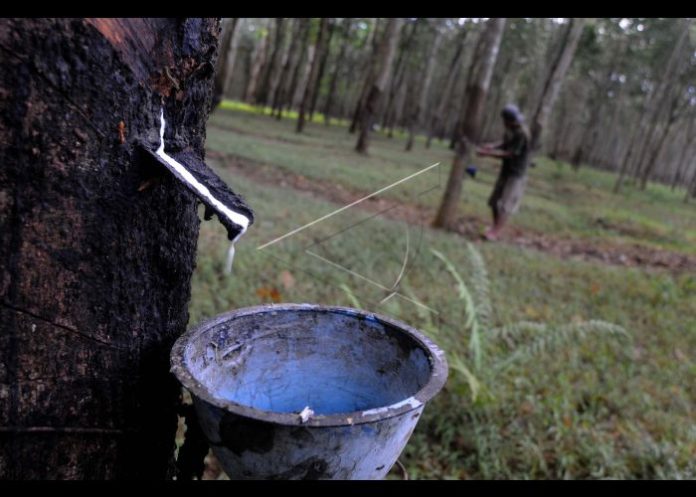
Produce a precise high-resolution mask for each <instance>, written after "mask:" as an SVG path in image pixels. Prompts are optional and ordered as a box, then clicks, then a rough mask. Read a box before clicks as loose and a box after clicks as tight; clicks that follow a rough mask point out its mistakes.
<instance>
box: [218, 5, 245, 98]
mask: <svg viewBox="0 0 696 497" xmlns="http://www.w3.org/2000/svg"><path fill="white" fill-rule="evenodd" d="M238 24H239V18H238V17H234V18H232V19H229V20H228V21H227V22H225V25H224V26H223V29H222V42H221V43H220V56H219V57H218V60H217V64H216V66H215V93H214V95H213V105H214V106H215V107H217V106H218V105H220V102H221V101H222V98H223V97H224V96H225V94H226V90H227V88H228V83H227V81H228V79H231V72H232V70H233V68H234V60H235V57H236V51H237V46H236V45H237V39H238V38H239V36H238V35H239V29H237V25H238Z"/></svg>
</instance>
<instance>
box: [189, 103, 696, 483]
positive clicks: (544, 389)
mask: <svg viewBox="0 0 696 497" xmlns="http://www.w3.org/2000/svg"><path fill="white" fill-rule="evenodd" d="M228 106H231V107H238V108H239V107H241V106H238V105H236V104H228ZM294 124H295V122H294V120H291V119H284V120H281V121H276V120H274V119H271V118H270V117H268V116H264V115H260V114H258V113H254V112H246V111H244V112H242V111H240V110H238V109H237V110H232V111H230V110H224V109H223V110H218V111H217V112H216V113H215V114H214V115H213V116H212V118H211V120H210V123H209V126H208V137H207V149H208V162H209V164H210V165H211V166H213V167H214V168H216V170H217V171H218V172H219V174H220V175H221V177H222V178H223V179H224V180H225V181H226V182H227V183H228V184H229V185H231V186H232V187H233V189H234V190H235V191H237V192H240V193H241V194H242V195H243V196H244V197H245V198H246V199H247V200H248V201H249V203H250V205H251V206H252V207H253V208H254V209H255V212H256V223H255V224H254V225H253V227H252V228H250V230H249V232H248V233H247V234H246V235H245V236H244V237H243V239H242V240H241V241H240V242H239V243H238V244H237V256H236V259H235V265H234V269H233V275H232V276H231V277H230V276H226V275H225V274H224V272H223V267H224V263H225V254H226V250H227V246H228V245H227V240H226V236H225V230H224V229H222V228H221V227H220V226H219V224H218V223H215V222H207V223H203V224H202V226H201V234H200V238H199V245H198V260H197V268H196V271H195V273H194V278H193V286H192V299H191V305H190V308H189V310H190V314H191V319H190V325H194V324H196V323H198V322H200V320H202V319H205V318H207V317H210V316H213V315H215V314H218V313H220V312H224V311H227V310H229V309H232V308H237V307H243V306H248V305H256V304H259V303H263V302H315V303H321V304H331V305H347V306H356V305H360V306H361V307H365V308H368V309H371V310H374V311H376V312H380V313H384V314H388V315H392V316H395V317H396V318H398V319H401V320H403V321H405V322H408V323H409V324H411V325H413V326H415V327H417V328H420V329H422V330H424V331H425V332H426V333H427V334H428V335H430V336H431V337H432V338H433V339H434V340H435V341H436V342H437V343H438V344H439V345H440V346H442V347H443V348H444V349H445V350H446V352H447V355H448V360H449V361H450V365H451V366H456V367H452V368H451V371H450V378H449V380H448V384H447V386H446V388H445V389H444V390H443V392H442V393H441V394H440V395H438V396H437V397H436V398H435V399H434V400H433V401H432V403H431V404H429V405H428V406H427V407H426V409H425V413H424V416H423V418H422V420H421V422H420V424H419V425H418V427H417V428H416V431H415V433H414V435H413V437H412V439H411V441H410V442H409V444H408V446H407V448H406V450H405V452H404V454H403V455H402V461H403V463H404V464H405V465H406V468H407V469H408V472H409V475H410V477H411V478H439V479H442V478H694V477H696V468H695V467H694V461H695V460H696V431H695V430H694V426H695V423H694V406H696V389H695V387H694V386H695V385H696V367H695V366H694V361H693V357H695V356H696V331H695V330H696V311H695V310H694V307H693V302H694V301H695V299H696V269H695V267H694V257H695V256H696V248H695V247H696V209H694V207H693V205H685V204H683V203H682V202H681V194H680V193H681V192H676V193H675V194H672V193H671V192H670V191H669V189H667V188H664V187H662V186H660V185H650V186H649V188H648V190H647V191H646V192H639V191H635V190H633V189H630V188H629V189H627V191H626V192H625V194H622V195H620V196H615V195H612V194H611V193H610V191H611V184H612V177H611V175H609V174H606V173H603V172H598V171H594V170H590V169H584V170H581V171H580V172H579V173H577V174H576V173H574V172H572V171H571V170H570V169H569V167H568V166H567V165H562V164H556V163H554V162H552V161H548V160H545V159H543V158H542V159H540V160H539V161H538V163H539V167H537V168H535V169H533V170H532V171H531V176H530V183H529V188H528V192H527V195H526V196H525V199H524V200H523V204H522V208H521V210H520V213H519V215H518V216H516V217H515V218H514V219H513V220H512V224H511V226H510V228H511V229H510V230H509V232H508V233H507V235H506V237H505V239H504V240H503V242H502V243H476V244H475V247H476V248H477V249H478V251H479V252H480V254H481V256H482V258H483V262H484V263H485V266H486V269H487V279H488V281H489V285H490V297H491V300H492V315H491V321H492V322H491V327H497V326H502V325H507V324H510V323H515V322H519V321H533V322H537V323H546V324H548V325H549V326H550V327H551V328H553V329H555V328H554V327H562V326H563V325H564V324H567V323H579V322H583V321H587V320H592V319H595V320H597V319H600V320H605V321H609V322H611V323H616V324H618V325H620V326H623V327H624V328H625V329H626V330H627V331H628V333H629V334H630V336H631V339H630V340H628V341H618V340H613V339H611V338H610V337H605V336H603V335H602V336H588V337H582V336H580V337H577V339H573V340H563V341H561V342H560V343H559V344H558V345H557V346H554V347H550V348H541V349H540V350H538V351H534V352H533V353H530V357H529V358H528V360H526V359H525V360H524V361H522V362H520V363H519V364H517V366H515V367H514V368H511V369H507V370H499V368H498V366H499V365H500V364H501V363H504V362H505V360H506V358H507V357H508V355H507V354H508V352H506V349H505V347H503V346H501V344H500V343H498V342H496V340H495V337H494V336H493V335H492V334H490V336H489V335H488V334H486V331H488V330H484V331H483V333H482V337H481V339H482V343H483V350H484V354H483V359H482V360H483V366H482V367H481V369H480V370H476V371H475V374H476V379H477V381H478V383H471V381H470V379H467V377H466V375H465V374H462V369H461V368H460V367H458V365H460V364H463V363H466V364H469V366H471V364H470V359H471V357H470V348H469V338H470V337H469V334H468V331H467V330H466V329H465V327H464V325H463V324H462V323H464V322H465V321H466V319H465V315H464V306H463V303H462V301H461V300H460V299H459V297H458V295H457V286H456V281H454V280H453V278H452V275H451V274H450V273H449V272H448V270H447V268H446V267H445V266H443V264H442V261H440V260H439V259H438V258H437V257H436V256H435V255H434V253H433V252H432V250H433V249H434V250H437V251H438V252H439V253H441V254H444V255H445V256H446V257H447V258H448V259H449V260H450V261H451V262H452V264H453V266H454V267H455V268H457V269H458V271H459V272H460V273H461V276H462V278H464V279H465V280H466V282H467V284H471V285H472V287H473V285H474V284H475V281H472V280H471V278H472V277H473V275H475V274H476V267H475V264H473V263H472V259H471V258H470V257H469V255H467V254H468V252H467V249H466V241H467V240H472V241H476V240H477V239H478V236H479V233H480V232H481V231H482V230H483V228H484V226H485V224H486V222H487V219H488V215H489V213H488V209H487V207H486V199H487V196H488V194H489V193H490V189H491V188H492V184H493V181H494V180H495V173H496V167H495V165H494V163H492V162H483V161H478V162H477V163H476V165H477V166H478V169H479V174H478V175H477V177H476V178H475V179H474V180H470V179H467V180H466V182H465V184H464V189H463V198H462V201H461V206H460V213H461V219H460V229H459V230H458V231H459V233H447V232H444V231H439V230H433V229H431V228H429V227H428V223H429V220H430V219H431V216H432V213H433V212H434V209H435V208H436V207H437V203H438V201H439V200H440V197H441V194H442V190H441V188H442V186H443V181H444V178H446V174H447V171H448V169H449V165H450V162H451V152H450V151H449V150H447V147H446V144H441V143H435V144H434V146H433V148H432V149H431V150H425V149H424V146H423V140H422V139H419V140H417V142H416V146H415V150H414V151H413V152H412V153H406V152H404V151H403V146H404V142H405V140H404V138H403V137H401V136H396V137H395V138H393V139H389V138H387V137H386V136H383V135H380V134H376V135H375V137H374V140H373V144H372V150H371V154H370V156H369V157H361V156H359V155H358V154H356V153H355V152H354V151H353V149H352V147H353V145H354V141H355V136H354V135H349V134H348V133H347V130H346V128H345V127H344V126H329V127H325V126H323V125H322V124H317V123H310V124H309V125H308V127H307V129H306V132H305V133H303V134H301V135H298V134H296V133H295V132H294ZM231 130H235V132H232V131H231ZM438 161H440V162H441V163H442V166H444V167H437V168H434V169H433V170H432V171H433V173H432V174H431V173H430V172H428V173H425V174H422V175H420V176H417V177H415V178H414V179H413V180H412V181H408V182H405V183H403V184H401V185H399V186H397V187H395V188H393V189H390V190H388V191H386V192H384V194H382V195H380V196H379V197H378V198H377V199H375V200H366V201H365V202H362V203H361V204H360V205H358V206H356V208H351V209H348V210H346V211H343V212H341V213H340V214H337V215H335V216H333V217H331V218H329V219H327V220H325V221H322V222H320V223H316V224H315V225H312V226H311V227H309V228H307V229H306V230H303V231H302V232H300V233H298V234H297V235H294V236H291V237H288V238H286V239H283V240H280V241H278V242H276V243H274V244H272V245H270V246H268V247H267V248H265V249H263V250H257V248H258V247H259V246H261V245H262V244H264V243H267V242H269V241H271V240H273V239H275V238H276V237H279V236H281V235H283V234H284V233H287V232H289V231H290V230H293V229H295V228H297V227H299V226H302V225H304V224H306V223H310V222H311V221H313V220H316V219H317V218H319V217H321V216H323V215H325V214H327V213H330V212H332V211H334V210H336V209H338V208H340V207H342V206H344V205H346V204H347V203H348V202H352V201H354V200H355V199H356V198H358V197H360V196H361V195H365V194H367V193H370V192H372V191H375V190H377V189H379V188H381V187H383V186H385V185H389V184H391V183H393V182H395V181H398V180H399V179H401V178H404V177H406V176H408V175H410V174H413V173H415V172H417V171H419V170H421V169H423V168H424V167H426V166H429V165H430V164H433V163H435V162H438ZM440 170H441V172H440ZM462 235H464V236H462ZM564 247H565V248H564ZM308 249H309V250H311V251H313V252H315V253H317V254H319V255H321V256H322V257H324V258H325V259H326V260H331V261H334V262H335V264H336V265H340V266H342V267H344V268H349V269H350V270H351V271H353V272H354V273H353V274H349V273H348V272H346V271H343V270H340V269H337V266H336V265H334V266H332V265H330V264H323V263H322V262H318V261H317V259H316V258H313V257H311V256H310V255H308V254H307V250H308ZM405 258H406V259H407V260H408V269H407V271H406V273H405V276H404V277H403V278H402V279H401V281H400V285H399V291H400V293H401V295H400V296H398V297H396V298H391V299H389V300H387V301H385V302H383V298H384V297H385V295H386V294H385V292H384V290H383V289H382V288H380V286H381V287H387V288H389V287H391V286H392V284H393V283H394V281H395V280H396V279H397V278H398V275H399V272H400V270H401V268H402V264H403V261H404V259H405ZM355 273H357V274H360V275H361V277H356V276H355ZM374 283H376V284H377V285H375V284H374ZM407 297H408V298H409V299H411V300H410V301H409V300H407ZM412 301H417V302H419V303H421V304H423V306H427V308H428V309H431V310H432V311H433V312H431V311H429V310H426V309H425V307H423V306H419V305H413V304H412ZM559 329H560V328H559ZM473 390H477V392H478V394H477V395H476V398H475V399H474V395H472V394H473V393H474V392H473ZM393 474H394V477H396V478H398V477H399V475H398V470H396V469H395V470H394V471H393ZM213 476H214V475H213Z"/></svg>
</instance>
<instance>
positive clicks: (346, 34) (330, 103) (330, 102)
mask: <svg viewBox="0 0 696 497" xmlns="http://www.w3.org/2000/svg"><path fill="white" fill-rule="evenodd" d="M352 26H353V19H351V18H346V19H344V20H343V24H342V26H341V32H342V39H343V41H342V43H341V50H340V52H339V53H338V57H337V58H336V62H335V66H334V71H333V74H332V75H331V82H330V83H329V93H328V95H327V96H326V102H325V103H324V124H326V125H327V126H328V125H329V124H330V122H331V114H332V112H333V109H334V98H335V95H336V87H337V85H338V76H339V74H340V73H341V71H342V70H343V61H344V60H345V58H346V52H347V51H348V47H349V46H350V43H351V39H350V36H351V27H352Z"/></svg>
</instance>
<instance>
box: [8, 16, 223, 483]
mask: <svg viewBox="0 0 696 497" xmlns="http://www.w3.org/2000/svg"><path fill="white" fill-rule="evenodd" d="M219 32H220V22H219V20H211V19H46V18H44V19H5V20H3V21H1V22H0V137H2V139H0V164H2V166H1V167H0V260H1V261H2V262H1V263H0V353H1V354H2V367H0V479H111V478H127V479H134V478H135V479H164V478H167V477H171V476H172V475H173V474H174V467H173V461H174V448H175V446H174V436H175V432H176V429H177V409H178V407H177V406H178V404H179V396H180V386H179V384H178V382H177V381H176V380H175V378H174V377H173V375H171V374H170V373H169V352H170V350H171V346H172V345H173V343H174V340H175V339H176V338H177V337H178V336H179V335H180V334H181V333H182V332H183V331H184V330H185V327H186V323H187V321H188V311H187V307H188V301H189V298H190V285H191V275H192V272H193V268H194V265H195V258H196V241H197V238H198V229H199V224H200V221H199V218H198V214H197V206H198V200H197V197H196V196H195V195H194V194H193V193H191V191H190V190H188V189H187V187H186V186H185V185H184V184H183V183H182V182H180V181H179V180H177V179H176V178H177V177H176V176H175V175H174V174H172V173H170V172H169V170H168V169H167V168H166V167H164V166H162V165H161V163H159V162H157V161H156V160H155V159H153V157H156V154H155V152H154V150H157V149H158V147H160V146H162V153H163V154H170V157H174V159H173V160H179V161H182V162H183V161H184V159H183V158H182V157H184V156H185V157H187V160H186V163H187V164H189V169H190V172H191V174H194V175H195V176H196V177H198V178H199V181H204V182H207V184H208V186H209V187H210V191H211V192H216V193H215V194H216V195H217V192H219V191H221V190H219V189H218V188H217V186H219V184H215V182H214V181H213V178H212V176H210V175H211V174H213V173H212V171H210V170H209V169H207V168H206V167H205V165H204V164H203V162H202V158H203V155H204V149H203V145H204V139H205V123H206V120H207V118H208V113H209V111H210V108H211V103H212V97H213V77H214V69H215V66H214V63H215V61H216V56H217V45H218V36H219ZM162 115H164V116H165V119H166V129H165V128H164V127H163V126H164V125H163V121H162V119H161V116H162ZM161 130H164V137H165V138H164V143H162V140H161V139H160V131H161ZM165 143H166V149H165V148H164V146H163V145H164V144H165ZM194 166H195V167H194ZM206 175H208V176H207V178H208V180H210V181H207V180H205V179H203V177H204V176H206ZM219 198H222V197H219ZM228 200H229V199H228ZM207 214H208V213H206V217H207Z"/></svg>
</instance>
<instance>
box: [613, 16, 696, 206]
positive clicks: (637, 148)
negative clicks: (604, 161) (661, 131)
mask: <svg viewBox="0 0 696 497" xmlns="http://www.w3.org/2000/svg"><path fill="white" fill-rule="evenodd" d="M691 24H692V20H691V19H684V20H683V21H682V25H681V29H680V30H679V34H678V38H677V40H676V42H675V43H674V45H673V48H672V49H671V53H670V55H669V57H668V58H667V60H666V63H663V64H664V65H662V64H661V66H662V67H661V68H660V71H659V74H660V77H659V80H658V82H657V85H656V88H655V90H654V91H653V92H651V93H650V94H649V95H648V96H647V98H646V99H645V101H644V102H643V112H642V116H641V119H640V121H641V123H642V121H644V120H645V121H647V122H648V123H649V125H648V126H647V129H646V130H645V132H644V133H641V131H642V126H641V125H638V126H636V127H635V129H634V131H633V132H632V136H631V139H630V141H629V146H628V147H627V150H626V153H625V155H624V157H623V160H622V162H621V169H620V171H619V174H618V176H617V178H616V182H615V183H614V188H613V190H612V191H613V192H614V193H619V191H620V190H621V187H622V185H623V182H624V179H625V177H626V174H627V173H628V171H629V167H630V165H631V164H633V163H637V164H638V163H639V162H640V160H641V159H642V157H643V154H644V153H645V152H646V144H647V143H651V142H652V137H653V134H654V133H655V132H656V128H657V126H658V123H659V120H658V117H659V115H660V114H662V112H663V110H664V107H665V106H666V104H667V101H668V99H669V94H670V92H671V89H672V85H673V84H674V83H675V81H676V79H677V77H678V72H679V68H680V55H681V54H682V51H683V50H684V47H685V46H686V44H687V42H688V39H689V30H690V28H691ZM636 169H638V168H636Z"/></svg>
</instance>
